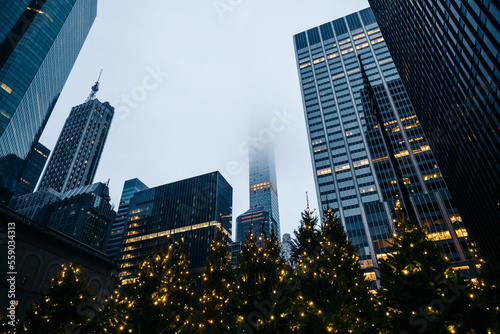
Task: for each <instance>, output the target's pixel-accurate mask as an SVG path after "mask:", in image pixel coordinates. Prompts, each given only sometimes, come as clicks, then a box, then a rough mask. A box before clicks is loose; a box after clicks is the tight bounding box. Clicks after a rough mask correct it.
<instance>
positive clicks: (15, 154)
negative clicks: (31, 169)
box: [0, 0, 97, 203]
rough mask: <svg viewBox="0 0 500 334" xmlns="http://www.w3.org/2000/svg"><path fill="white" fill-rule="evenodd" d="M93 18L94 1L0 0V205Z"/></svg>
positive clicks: (64, 79) (58, 90) (6, 198)
mask: <svg viewBox="0 0 500 334" xmlns="http://www.w3.org/2000/svg"><path fill="white" fill-rule="evenodd" d="M96 14H97V0H32V1H29V0H13V1H1V2H0V22H2V24H1V26H0V202H3V203H6V202H8V201H9V199H10V197H11V196H12V194H13V192H14V188H15V187H16V184H17V181H18V180H19V178H20V177H21V173H22V171H23V169H24V165H25V163H26V162H25V159H26V157H27V156H28V154H29V152H30V151H31V150H32V149H33V147H34V144H35V143H36V142H37V141H38V139H39V137H40V135H41V133H42V131H43V128H44V127H45V124H46V122H47V120H48V118H49V116H50V114H51V112H52V109H53V108H54V106H55V103H56V101H57V99H58V97H59V94H60V93H61V90H62V88H63V86H64V84H65V82H66V79H67V77H68V75H69V73H70V71H71V68H72V67H73V64H74V63H75V61H76V58H77V56H78V53H79V52H80V49H81V48H82V45H83V43H84V41H85V38H86V37H87V34H88V32H89V30H90V28H91V26H92V23H93V22H94V19H95V17H96Z"/></svg>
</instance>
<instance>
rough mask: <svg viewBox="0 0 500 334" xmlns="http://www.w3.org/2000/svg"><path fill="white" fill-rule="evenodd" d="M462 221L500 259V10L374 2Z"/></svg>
mask: <svg viewBox="0 0 500 334" xmlns="http://www.w3.org/2000/svg"><path fill="white" fill-rule="evenodd" d="M369 2H370V4H371V6H372V8H373V11H374V14H375V16H376V18H377V21H378V22H379V24H380V29H381V30H382V33H383V35H384V37H385V39H386V42H387V46H388V48H389V50H390V52H391V54H392V55H393V58H394V64H395V66H396V68H397V69H398V70H399V73H400V74H401V76H402V77H403V84H404V86H405V88H406V91H407V92H408V95H409V98H410V100H411V102H412V104H413V106H414V107H415V112H416V114H417V116H418V118H419V120H420V121H421V122H422V128H423V130H424V132H425V134H426V135H427V138H428V139H429V145H430V147H431V148H432V151H433V152H434V153H435V155H436V160H437V161H438V163H439V166H440V167H441V168H442V171H443V176H444V177H445V179H446V180H447V183H448V186H449V188H450V192H451V193H452V195H453V198H454V200H455V201H456V203H457V207H458V208H459V209H460V212H461V214H462V215H463V216H464V223H465V225H466V227H467V229H468V230H469V231H470V233H471V237H472V238H473V240H474V241H475V242H476V243H477V245H478V246H479V249H480V250H481V251H482V253H483V255H484V256H486V257H487V258H489V259H495V258H496V259H497V260H500V258H499V254H500V66H499V65H500V4H499V2H498V1H491V0H482V1H480V0H469V1H459V0H450V1H423V0H415V1H396V0H369Z"/></svg>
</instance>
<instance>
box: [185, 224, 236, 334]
mask: <svg viewBox="0 0 500 334" xmlns="http://www.w3.org/2000/svg"><path fill="white" fill-rule="evenodd" d="M229 245H230V240H229V238H228V236H227V235H225V234H224V233H222V232H219V233H218V234H217V237H216V239H215V240H213V241H212V243H211V246H210V247H211V251H210V253H209V256H208V260H207V264H206V266H205V271H204V273H203V274H202V276H201V288H202V289H201V293H200V296H199V299H198V305H199V307H198V309H197V310H196V312H195V317H194V319H193V326H194V328H193V331H194V332H198V333H213V334H215V333H225V332H226V331H230V329H231V328H232V326H233V325H234V324H235V323H236V314H235V309H236V305H235V298H233V296H234V293H235V291H234V288H235V282H234V273H233V271H232V268H231V253H230V252H229V247H230V246H229Z"/></svg>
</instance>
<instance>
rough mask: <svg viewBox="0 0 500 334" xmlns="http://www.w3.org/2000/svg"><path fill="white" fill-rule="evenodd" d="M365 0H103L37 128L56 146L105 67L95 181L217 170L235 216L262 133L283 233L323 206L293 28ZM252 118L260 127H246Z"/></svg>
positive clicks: (242, 206)
mask: <svg viewBox="0 0 500 334" xmlns="http://www.w3.org/2000/svg"><path fill="white" fill-rule="evenodd" d="M366 7H368V1H366V0H349V1H341V0H308V1H298V0H286V1H285V0H275V1H262V0H256V1H255V0H254V1H249V0H215V1H214V0H204V1H200V0H189V1H159V0H157V1H151V0H145V1H132V0H122V1H118V0H106V1H99V5H98V12H97V18H96V20H95V22H94V25H93V27H92V29H91V31H90V33H89V35H88V37H87V40H86V42H85V44H84V46H83V48H82V50H81V52H80V55H79V57H78V60H77V62H76V63H75V66H74V67H73V70H72V72H71V74H70V76H69V78H68V81H67V82H66V85H65V87H64V90H63V91H62V94H61V97H60V98H59V101H58V103H57V105H56V107H55V109H54V111H53V114H52V116H51V118H50V120H49V122H48V124H47V126H46V128H45V131H44V133H43V135H42V137H41V140H40V141H41V143H42V144H44V145H45V146H47V147H48V148H49V149H51V150H53V148H54V146H55V143H56V141H57V138H58V136H59V133H60V132H61V129H62V127H63V124H64V121H65V119H66V117H67V116H68V114H69V112H70V110H71V108H72V107H73V106H75V105H78V104H81V103H83V102H84V100H85V99H86V97H87V96H88V94H89V93H90V87H91V86H92V85H93V84H94V82H95V81H96V79H97V76H98V74H99V70H100V69H101V68H102V69H103V70H104V72H103V74H102V77H101V81H100V82H101V84H100V91H99V93H98V95H97V97H98V99H99V100H100V101H109V102H110V103H111V104H112V105H113V106H114V107H115V116H114V120H113V124H112V129H111V132H110V133H109V136H108V139H107V142H106V146H105V149H104V152H103V155H102V158H101V161H100V164H99V168H98V171H97V175H96V177H95V179H94V182H99V181H102V182H106V181H107V180H108V179H110V190H111V198H112V202H113V203H115V206H116V209H118V204H119V201H120V195H121V191H122V188H123V183H124V181H125V180H128V179H131V178H135V177H137V178H139V179H140V180H141V181H143V182H144V183H145V184H146V185H148V186H149V187H155V186H159V185H162V184H166V183H170V182H174V181H177V180H181V179H185V178H189V177H192V176H196V175H200V174H204V173H208V172H211V171H216V170H218V171H220V172H221V173H222V174H223V175H224V177H225V178H226V179H227V180H228V181H229V183H230V184H231V186H232V187H233V226H234V221H235V220H236V217H237V216H238V215H240V214H242V213H243V212H245V211H246V210H247V209H248V206H249V194H248V192H249V190H248V189H249V184H248V156H247V155H246V154H245V152H246V151H247V150H246V148H247V147H248V146H249V145H251V144H252V141H253V140H254V139H255V136H260V137H261V139H264V140H265V141H269V142H271V143H272V144H273V145H274V146H275V151H276V169H277V179H278V181H277V183H278V185H277V188H278V196H279V206H280V219H281V232H282V234H283V233H292V231H293V230H294V229H296V228H297V227H298V226H299V222H300V212H301V211H302V210H304V208H305V206H306V192H308V193H309V200H310V204H311V207H313V208H316V207H317V199H316V190H315V186H314V180H313V174H312V173H313V172H312V165H311V157H310V152H309V148H308V140H307V134H306V128H305V122H304V111H303V108H302V99H301V94H300V89H299V80H298V75H297V68H296V63H295V55H294V49H293V41H292V36H293V35H294V34H296V33H299V32H302V31H304V30H307V29H310V28H312V27H315V26H318V25H320V24H323V23H325V22H328V21H332V20H334V19H337V18H339V17H342V16H345V15H347V14H350V13H352V12H355V11H358V10H361V9H363V8H366ZM249 124H258V126H255V125H254V129H253V131H254V133H253V134H251V132H250V131H249Z"/></svg>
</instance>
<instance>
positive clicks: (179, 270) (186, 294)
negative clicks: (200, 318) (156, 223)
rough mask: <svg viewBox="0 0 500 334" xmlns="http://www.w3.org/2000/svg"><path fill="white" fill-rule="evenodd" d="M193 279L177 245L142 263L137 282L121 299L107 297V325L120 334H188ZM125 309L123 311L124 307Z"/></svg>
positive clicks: (183, 254)
mask: <svg viewBox="0 0 500 334" xmlns="http://www.w3.org/2000/svg"><path fill="white" fill-rule="evenodd" d="M192 289H193V279H192V275H191V273H190V272H189V271H188V259H187V256H186V254H185V253H184V252H183V251H182V247H181V245H180V244H179V243H177V242H174V243H171V244H170V245H169V246H168V249H167V251H165V252H164V251H160V252H158V253H156V254H153V255H152V256H151V257H150V258H148V259H146V260H144V261H143V262H142V263H141V265H140V267H139V271H138V276H137V281H136V282H134V283H133V284H130V285H129V286H127V287H126V288H125V289H124V292H123V297H122V298H123V299H122V300H120V299H119V298H120V294H118V293H115V294H114V295H113V296H111V297H110V303H111V304H110V305H112V306H113V307H110V306H108V307H107V309H109V310H110V311H111V312H113V310H116V311H117V312H115V313H114V314H111V315H110V316H109V318H110V320H109V322H108V324H109V325H110V326H112V328H114V329H113V330H114V331H118V332H120V331H122V332H123V333H128V332H131V333H138V334H149V333H158V334H160V333H184V332H185V333H189V322H190V318H191V314H192V306H191V302H192V298H193V292H192ZM125 306H126V307H125Z"/></svg>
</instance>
